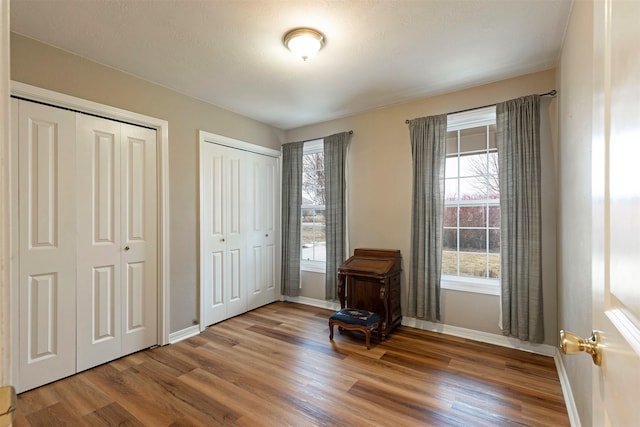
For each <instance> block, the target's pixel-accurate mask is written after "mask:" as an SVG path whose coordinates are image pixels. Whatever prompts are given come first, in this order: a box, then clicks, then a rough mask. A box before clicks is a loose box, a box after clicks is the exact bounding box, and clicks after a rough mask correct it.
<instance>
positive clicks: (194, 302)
mask: <svg viewBox="0 0 640 427" xmlns="http://www.w3.org/2000/svg"><path fill="white" fill-rule="evenodd" d="M11 79H12V80H14V81H19V82H23V83H27V84H30V85H33V86H38V87H41V88H45V89H49V90H53V91H56V92H61V93H64V94H67V95H71V96H75V97H78V98H83V99H87V100H90V101H94V102H98V103H102V104H106V105H110V106H113V107H117V108H121V109H124V110H129V111H134V112H136V113H140V114H145V115H148V116H152V117H157V118H160V119H164V120H167V121H168V122H169V191H170V196H169V203H170V220H171V222H170V233H171V236H170V251H171V265H170V268H171V276H170V282H169V283H170V288H171V289H170V298H171V303H170V317H171V324H170V330H171V332H175V331H178V330H181V329H184V328H186V327H189V326H191V324H192V321H193V320H196V319H197V318H198V306H199V303H198V268H199V267H198V264H199V263H198V246H197V245H198V234H197V233H198V176H197V174H198V157H197V156H198V150H197V147H198V130H200V129H201V130H206V131H208V132H213V133H216V134H220V135H224V136H228V137H231V138H235V139H239V140H242V141H246V142H250V143H253V144H258V145H263V146H266V147H270V148H274V149H277V150H279V149H280V145H281V142H282V132H281V131H279V130H277V129H275V128H272V127H270V126H267V125H265V124H262V123H259V122H257V121H255V120H250V119H248V118H245V117H243V116H240V115H238V114H235V113H232V112H229V111H226V110H223V109H221V108H218V107H215V106H213V105H211V104H207V103H205V102H201V101H198V100H196V99H194V98H190V97H187V96H184V95H181V94H179V93H177V92H174V91H171V90H168V89H166V88H164V87H161V86H158V85H155V84H152V83H149V82H146V81H144V80H141V79H138V78H136V77H133V76H131V75H129V74H125V73H122V72H119V71H116V70H114V69H112V68H109V67H105V66H102V65H99V64H96V63H94V62H91V61H88V60H86V59H83V58H80V57H79V56H75V55H72V54H70V53H68V52H64V51H62V50H59V49H55V48H53V47H50V46H47V45H44V44H42V43H38V42H36V41H34V40H31V39H28V38H25V37H22V36H20V35H17V34H12V35H11Z"/></svg>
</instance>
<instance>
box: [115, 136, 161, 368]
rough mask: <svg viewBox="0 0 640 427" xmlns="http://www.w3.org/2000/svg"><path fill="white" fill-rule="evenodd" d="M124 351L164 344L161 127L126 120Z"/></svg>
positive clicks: (121, 179) (129, 351)
mask: <svg viewBox="0 0 640 427" xmlns="http://www.w3.org/2000/svg"><path fill="white" fill-rule="evenodd" d="M121 129H122V132H121V137H122V150H121V155H122V157H121V159H122V164H121V166H122V169H121V178H120V182H121V185H122V187H121V188H122V193H121V196H122V200H121V204H120V206H121V220H120V225H121V233H120V235H121V245H122V246H123V251H122V252H120V253H121V261H122V270H121V274H122V276H121V283H122V302H121V307H122V316H123V317H122V326H123V331H122V332H123V336H122V352H121V355H122V356H123V355H125V354H129V353H133V352H136V351H139V350H142V349H145V348H148V347H151V346H152V345H155V344H157V343H158V314H157V311H158V310H157V308H158V277H157V276H158V273H157V272H158V270H157V262H158V247H157V232H158V230H157V228H158V220H157V218H158V216H157V208H156V206H157V185H156V131H155V130H152V129H146V128H142V127H139V126H131V125H127V124H122V125H121Z"/></svg>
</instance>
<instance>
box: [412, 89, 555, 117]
mask: <svg viewBox="0 0 640 427" xmlns="http://www.w3.org/2000/svg"><path fill="white" fill-rule="evenodd" d="M557 94H558V91H557V90H555V89H553V90H551V91H549V92H547V93H541V94H540V95H538V96H556V95H557ZM494 105H496V104H488V105H483V106H482V107H473V108H467V109H465V110H458V111H452V112H450V113H447V115H449V114H458V113H466V112H467V111H473V110H479V109H480V108H487V107H493V106H494ZM404 122H405V123H406V124H409V122H410V120H405V121H404Z"/></svg>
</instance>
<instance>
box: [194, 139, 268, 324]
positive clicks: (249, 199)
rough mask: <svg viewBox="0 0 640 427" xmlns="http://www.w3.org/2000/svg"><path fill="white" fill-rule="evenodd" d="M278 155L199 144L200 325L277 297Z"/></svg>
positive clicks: (216, 320) (223, 318)
mask: <svg viewBox="0 0 640 427" xmlns="http://www.w3.org/2000/svg"><path fill="white" fill-rule="evenodd" d="M278 178H279V171H278V159H277V158H274V157H270V156H267V155H262V154H257V153H252V152H250V151H246V150H241V149H235V148H231V147H227V146H223V145H219V144H214V143H210V142H206V141H203V142H201V144H200V184H201V186H200V200H201V206H200V212H201V217H200V235H201V242H200V243H201V261H200V262H201V298H202V313H201V322H200V323H201V327H202V328H204V327H206V326H208V325H211V324H213V323H217V322H220V321H222V320H225V319H228V318H230V317H233V316H236V315H238V314H241V313H244V312H246V311H247V310H251V309H254V308H256V307H260V306H262V305H265V304H268V303H270V302H273V301H275V300H276V299H277V298H278V296H279V294H280V293H279V292H278V289H277V286H276V281H277V277H279V276H278V275H277V268H278V257H277V250H276V242H277V238H278V236H277V233H278V231H277V230H278V220H279V216H278V208H279V205H278V202H279V192H278V188H279V179H278Z"/></svg>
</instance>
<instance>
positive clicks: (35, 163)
mask: <svg viewBox="0 0 640 427" xmlns="http://www.w3.org/2000/svg"><path fill="white" fill-rule="evenodd" d="M12 109H13V112H12V114H13V141H14V144H13V147H14V149H17V150H18V165H17V168H18V199H19V207H18V217H19V283H18V286H19V290H18V292H19V304H20V307H19V331H20V335H19V359H20V360H19V361H18V363H19V383H18V384H17V388H18V391H19V392H20V391H25V390H29V389H31V388H34V387H38V386H40V385H42V384H46V383H48V382H51V381H54V380H56V379H59V378H63V377H65V376H68V375H71V374H73V373H75V369H76V351H75V341H76V330H75V324H76V316H75V305H76V289H75V272H76V264H75V250H76V243H75V218H76V212H75V203H74V200H75V184H74V175H75V162H74V159H75V114H74V113H72V112H69V111H65V110H60V109H56V108H52V107H46V106H42V105H38V104H35V103H31V102H25V101H16V100H14V101H12Z"/></svg>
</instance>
